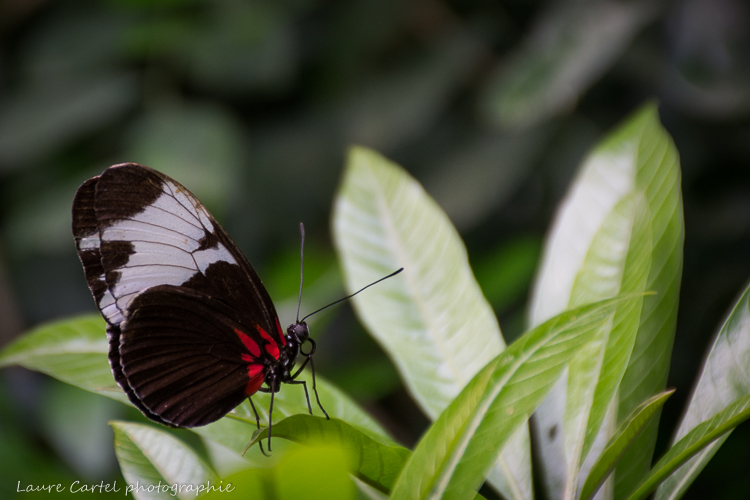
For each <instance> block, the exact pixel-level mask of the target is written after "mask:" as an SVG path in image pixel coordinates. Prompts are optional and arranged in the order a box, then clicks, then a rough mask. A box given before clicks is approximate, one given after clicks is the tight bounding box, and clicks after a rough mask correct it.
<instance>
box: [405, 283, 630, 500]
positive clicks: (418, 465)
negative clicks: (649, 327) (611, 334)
mask: <svg viewBox="0 0 750 500" xmlns="http://www.w3.org/2000/svg"><path fill="white" fill-rule="evenodd" d="M636 298H637V297H636V296H632V295H631V296H626V297H618V298H616V299H610V300H606V301H603V302H599V303H596V304H593V305H588V306H583V307H581V308H578V309H574V310H570V311H566V312H564V313H562V314H560V315H559V316H557V317H555V318H552V319H551V320H549V321H547V322H546V323H544V324H542V325H540V326H538V327H536V328H534V329H533V330H531V331H530V332H528V333H526V334H524V335H523V336H522V337H521V338H519V339H518V340H517V341H516V342H514V343H513V344H512V345H511V346H510V347H509V348H508V349H506V350H505V352H503V353H502V354H500V355H499V356H497V357H496V358H495V359H494V360H492V361H491V362H490V363H489V364H488V365H487V366H486V367H485V368H483V369H482V370H481V371H480V372H479V373H478V374H477V375H476V376H475V377H474V378H473V379H472V380H471V382H470V383H469V384H468V385H467V386H466V387H465V388H464V389H463V390H462V391H461V393H460V394H459V396H458V397H457V398H456V399H455V400H454V401H453V402H452V403H451V404H450V406H448V408H446V410H445V411H444V412H443V413H442V414H441V415H440V417H439V418H438V419H437V420H436V421H435V423H434V424H433V425H432V427H430V429H429V430H428V431H427V433H426V434H425V436H424V437H423V438H422V439H421V440H420V442H419V444H418V445H417V448H416V450H415V451H414V454H413V455H412V457H411V458H410V459H409V461H408V462H407V464H406V466H405V467H404V470H403V472H402V473H401V476H399V479H398V482H397V483H396V486H395V487H394V489H393V493H392V494H391V498H393V499H408V500H414V499H426V498H430V499H437V498H473V497H474V496H475V494H476V489H477V488H478V487H479V486H480V485H481V483H482V481H483V480H484V478H485V474H486V473H487V471H488V470H489V468H490V467H491V465H492V463H493V461H494V460H495V458H496V457H497V452H498V451H499V450H500V449H501V448H502V446H503V444H504V443H505V442H506V441H507V440H508V439H509V438H510V437H511V436H512V435H513V434H514V433H515V432H516V431H517V430H518V429H519V428H521V426H522V425H523V424H524V423H525V422H526V420H527V419H528V418H529V415H530V414H531V413H532V412H533V411H534V410H535V409H536V407H537V405H539V403H541V402H542V400H543V399H544V398H545V397H546V395H547V393H548V391H549V390H550V388H551V387H552V385H553V384H554V383H555V381H556V380H557V378H558V377H559V376H560V374H561V373H562V371H563V369H564V367H565V365H566V363H568V362H569V361H570V359H571V358H572V357H573V356H575V355H576V354H577V353H578V352H579V351H580V349H581V347H583V346H585V345H586V343H587V342H589V341H590V340H591V339H592V338H594V337H595V336H596V335H597V333H598V332H599V331H601V330H602V328H604V327H606V326H607V325H608V323H609V321H610V320H611V315H612V314H613V313H615V312H616V311H617V309H618V308H620V307H622V306H624V305H625V304H627V303H628V302H630V301H632V300H633V299H636Z"/></svg>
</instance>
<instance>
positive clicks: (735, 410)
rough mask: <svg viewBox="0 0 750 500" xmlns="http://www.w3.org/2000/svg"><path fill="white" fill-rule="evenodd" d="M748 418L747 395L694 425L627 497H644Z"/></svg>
mask: <svg viewBox="0 0 750 500" xmlns="http://www.w3.org/2000/svg"><path fill="white" fill-rule="evenodd" d="M748 418H750V394H748V395H746V396H743V397H741V398H739V399H737V401H735V402H734V403H732V404H731V405H729V406H727V407H726V408H725V409H724V410H723V411H721V412H719V413H717V414H716V415H714V416H713V417H712V418H710V419H708V420H706V421H705V422H703V423H701V424H700V425H697V426H695V427H694V428H693V430H691V431H690V432H688V433H687V434H686V435H685V437H683V438H682V439H680V440H679V441H677V443H675V445H674V446H672V448H670V449H669V451H668V452H667V453H666V454H665V455H664V456H663V457H662V458H661V460H659V462H657V464H656V465H655V466H654V467H653V468H652V469H651V472H650V473H649V474H648V475H647V476H646V477H645V478H644V480H643V481H642V482H641V484H640V485H639V486H638V488H637V489H636V490H635V492H634V493H633V494H631V495H630V497H629V499H628V500H641V499H643V498H646V497H647V496H648V495H649V494H650V493H651V492H652V491H654V490H655V489H656V487H657V486H658V485H659V483H661V482H662V481H664V479H666V477H667V476H668V475H669V474H671V473H672V472H674V471H675V470H677V468H679V467H680V466H681V465H682V464H684V463H685V462H686V461H688V460H689V459H690V458H691V457H693V456H695V455H696V454H697V453H700V451H701V450H703V449H704V448H705V447H706V446H708V445H710V444H711V443H713V442H714V441H716V440H717V439H720V438H721V437H722V436H725V435H726V434H727V433H729V432H731V431H732V430H733V429H734V428H735V427H737V426H738V425H740V424H741V423H742V422H744V421H745V420H747V419H748Z"/></svg>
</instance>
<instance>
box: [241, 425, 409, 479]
mask: <svg viewBox="0 0 750 500" xmlns="http://www.w3.org/2000/svg"><path fill="white" fill-rule="evenodd" d="M272 433H273V436H272V437H273V438H283V439H288V440H290V441H294V442H296V443H301V444H305V445H308V446H313V445H319V444H321V443H326V444H331V445H335V446H339V447H341V448H342V449H343V450H345V452H346V453H347V454H348V455H349V456H350V457H351V459H352V462H351V468H350V473H351V474H352V475H354V476H355V477H356V478H357V479H359V480H360V481H362V482H364V483H366V484H368V485H370V486H372V487H374V488H376V489H378V490H379V491H382V492H383V493H388V492H390V490H391V488H392V487H393V484H394V483H395V481H396V478H397V477H398V474H399V473H400V472H401V469H402V468H403V466H404V464H405V463H406V460H407V459H408V458H409V456H411V452H410V451H409V450H408V449H406V448H402V447H401V446H389V445H386V444H383V443H382V442H379V441H376V440H374V439H372V438H371V437H370V436H368V435H367V434H365V433H363V432H362V431H361V430H359V429H357V428H355V427H353V426H351V425H349V424H347V423H346V422H344V421H342V420H339V419H336V418H333V419H331V420H326V419H325V418H322V417H313V416H310V415H294V416H292V417H289V418H285V419H284V420H282V421H280V422H277V423H275V424H274V426H273V431H272ZM267 436H268V429H267V428H266V429H263V430H262V431H261V432H260V433H259V434H258V435H257V436H256V437H255V438H254V439H253V441H252V443H251V444H252V445H255V444H256V443H257V442H258V441H261V440H263V439H265V438H266V437H267Z"/></svg>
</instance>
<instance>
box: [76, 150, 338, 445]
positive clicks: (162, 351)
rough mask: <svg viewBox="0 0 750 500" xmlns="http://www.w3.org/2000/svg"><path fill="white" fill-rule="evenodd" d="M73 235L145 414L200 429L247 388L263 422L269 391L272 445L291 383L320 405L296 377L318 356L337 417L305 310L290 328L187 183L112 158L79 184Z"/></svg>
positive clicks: (116, 359)
mask: <svg viewBox="0 0 750 500" xmlns="http://www.w3.org/2000/svg"><path fill="white" fill-rule="evenodd" d="M73 236H74V237H75V242H76V248H77V250H78V257H79V258H80V260H81V263H82V264H83V269H84V273H85V276H86V281H87V283H88V286H89V288H90V290H91V293H92V294H93V296H94V300H95V301H96V306H97V308H98V309H99V311H100V312H101V314H102V316H103V317H104V319H105V321H106V323H107V338H108V341H109V356H108V357H109V364H110V367H111V368H112V373H113V375H114V378H115V381H116V382H117V384H118V385H119V386H120V387H121V388H122V390H123V391H124V392H125V394H126V395H127V396H128V399H129V400H130V401H131V402H132V403H133V404H134V405H135V406H136V407H137V408H138V409H139V410H140V411H141V412H142V413H143V414H144V415H145V416H146V417H148V418H150V419H151V420H153V421H155V422H158V423H160V424H164V425H166V426H169V427H197V426H202V425H206V424H209V423H211V422H214V421H216V420H218V419H220V418H221V417H223V416H224V415H226V414H227V413H228V412H229V411H231V410H233V409H234V408H235V407H236V406H237V405H239V404H240V403H242V402H243V401H244V400H245V399H246V398H247V399H249V401H250V404H251V406H252V409H253V412H254V413H255V419H256V424H257V426H258V429H260V419H259V417H258V412H257V411H256V409H255V405H254V404H253V402H252V399H250V396H252V395H253V394H255V393H256V392H258V391H261V392H267V393H270V394H271V404H270V408H269V418H268V421H269V433H268V447H269V451H270V446H271V441H270V438H271V433H270V431H271V429H270V428H271V416H272V412H273V395H274V394H275V393H276V392H278V391H279V389H280V387H281V384H283V383H286V384H299V385H302V386H303V388H304V390H305V397H306V399H307V406H308V410H309V411H310V414H312V407H311V406H310V397H309V394H308V391H307V384H306V382H305V381H304V380H297V378H298V376H299V375H300V373H301V372H302V370H303V369H304V368H305V367H306V366H307V365H309V366H310V370H311V372H312V388H313V392H314V393H315V398H316V400H317V403H318V406H319V407H320V409H321V410H322V412H323V414H324V415H325V416H326V418H329V417H328V413H327V412H326V411H325V409H324V408H323V406H322V405H321V404H320V398H319V397H318V391H317V388H316V384H315V370H314V366H313V361H312V356H313V354H314V353H315V342H314V341H313V340H312V339H311V338H310V330H309V328H308V326H307V324H306V323H305V321H304V318H303V319H302V321H300V320H299V311H298V315H297V318H298V319H297V321H296V322H295V323H293V324H291V325H290V326H289V327H288V328H287V329H286V332H284V331H282V329H281V325H280V323H279V318H278V315H277V314H276V309H275V308H274V305H273V302H272V301H271V298H270V296H269V295H268V292H267V291H266V289H265V287H264V286H263V283H262V282H261V280H260V278H259V277H258V275H257V274H256V272H255V270H254V269H253V267H252V266H251V265H250V263H249V262H248V261H247V259H246V258H245V256H244V255H243V254H242V252H241V251H240V250H239V248H238V247H237V245H236V244H235V243H234V242H233V241H232V239H231V238H230V237H229V235H227V233H226V232H225V231H224V229H222V227H221V226H220V225H219V224H218V223H217V222H216V220H215V219H214V218H213V217H212V216H211V214H210V213H209V212H208V210H206V208H205V207H204V206H203V204H202V203H201V202H200V201H198V199H197V198H196V197H195V196H194V195H193V194H192V193H190V191H188V190H187V189H186V188H185V187H184V186H182V185H181V184H180V183H179V182H177V181H175V180H174V179H172V178H170V177H168V176H166V175H164V174H162V173H160V172H158V171H156V170H153V169H151V168H149V167H145V166H143V165H138V164H135V163H123V164H120V165H114V166H112V167H109V168H108V169H106V170H105V171H104V172H103V173H102V174H101V175H100V176H98V177H94V178H92V179H89V180H88V181H86V182H84V183H83V185H81V187H80V188H79V189H78V191H77V192H76V195H75V198H74V201H73ZM303 241H304V230H303ZM301 289H302V287H301V284H300V293H301ZM342 300H343V299H342ZM337 302H338V301H337ZM308 316H309V315H308ZM307 344H309V348H308V349H307V350H304V349H303V347H304V346H306V345H307ZM299 358H302V359H304V361H302V363H301V365H300V366H299V367H297V366H296V363H297V360H298V359H299ZM261 451H262V452H263V453H264V454H265V451H263V448H262V444H261Z"/></svg>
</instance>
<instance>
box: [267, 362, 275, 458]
mask: <svg viewBox="0 0 750 500" xmlns="http://www.w3.org/2000/svg"><path fill="white" fill-rule="evenodd" d="M275 387H276V376H274V377H273V380H272V383H271V389H272V390H271V404H270V405H269V407H268V451H271V425H272V424H273V395H274V394H275V391H274V390H273V388H275Z"/></svg>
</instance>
